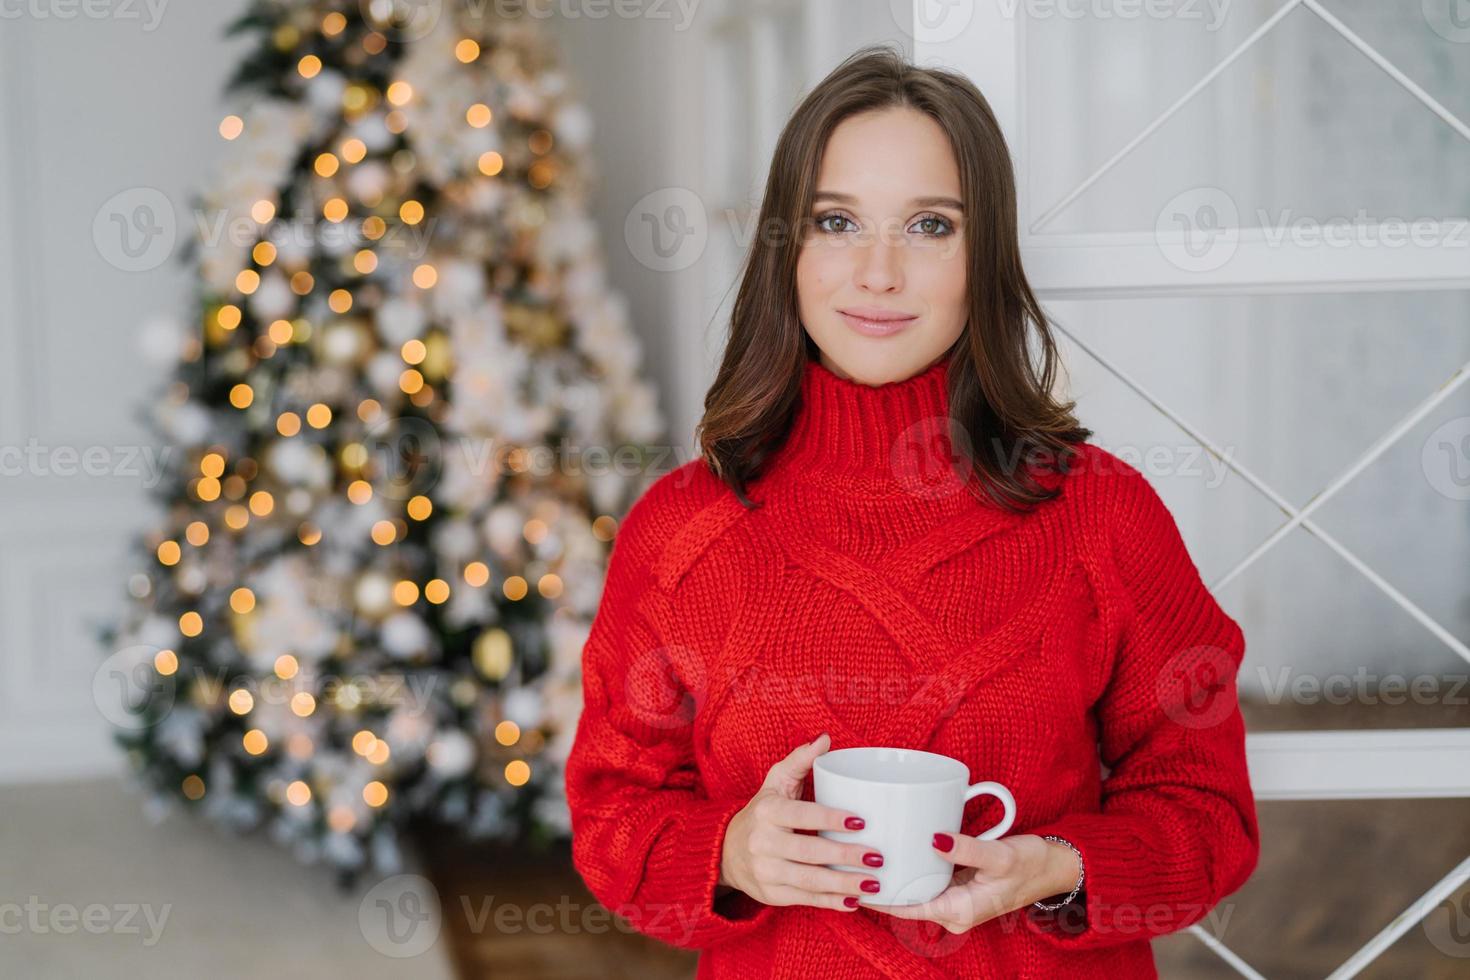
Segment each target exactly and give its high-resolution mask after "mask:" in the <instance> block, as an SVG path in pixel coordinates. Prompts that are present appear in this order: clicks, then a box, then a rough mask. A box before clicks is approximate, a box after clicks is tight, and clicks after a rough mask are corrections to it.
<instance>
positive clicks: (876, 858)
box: [863, 851, 883, 868]
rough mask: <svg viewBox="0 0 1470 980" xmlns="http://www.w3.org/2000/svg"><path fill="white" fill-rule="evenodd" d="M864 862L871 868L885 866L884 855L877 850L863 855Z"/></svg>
mask: <svg viewBox="0 0 1470 980" xmlns="http://www.w3.org/2000/svg"><path fill="white" fill-rule="evenodd" d="M863 863H864V864H866V865H867V866H868V867H870V868H881V867H883V855H881V854H879V853H878V852H877V851H869V852H868V853H866V854H864V855H863Z"/></svg>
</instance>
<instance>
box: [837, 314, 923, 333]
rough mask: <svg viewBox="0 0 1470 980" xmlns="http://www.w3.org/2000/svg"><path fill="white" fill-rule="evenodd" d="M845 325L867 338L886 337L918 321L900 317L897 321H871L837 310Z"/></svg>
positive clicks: (915, 318)
mask: <svg viewBox="0 0 1470 980" xmlns="http://www.w3.org/2000/svg"><path fill="white" fill-rule="evenodd" d="M837 312H839V313H841V314H842V318H843V319H844V320H846V321H847V325H848V326H849V327H852V329H854V330H856V331H857V332H858V333H860V334H863V335H864V336H867V337H888V336H891V335H893V334H896V333H898V332H899V331H900V330H902V329H903V328H904V327H906V326H908V325H909V324H911V323H913V322H914V321H915V320H917V319H918V317H916V316H906V317H900V318H898V319H884V320H872V319H868V318H866V317H861V316H856V315H854V314H852V313H848V312H847V311H845V310H838V311H837Z"/></svg>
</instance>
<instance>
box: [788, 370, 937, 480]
mask: <svg viewBox="0 0 1470 980" xmlns="http://www.w3.org/2000/svg"><path fill="white" fill-rule="evenodd" d="M952 361H953V354H952V353H951V352H946V354H945V355H944V356H943V357H942V358H940V359H939V360H938V361H936V362H935V363H933V364H931V365H930V366H929V367H927V368H925V369H924V370H922V371H920V372H919V373H918V374H915V375H913V376H912V377H909V378H905V379H903V380H900V381H890V382H888V383H886V384H880V385H867V384H863V383H862V382H860V381H853V380H850V379H847V378H843V377H840V376H838V375H837V374H835V373H833V372H832V371H831V370H830V369H829V368H826V367H824V366H823V365H822V364H821V362H820V361H819V360H817V359H816V358H809V359H808V360H807V361H806V363H805V365H804V366H803V369H802V377H801V397H800V403H799V404H798V407H797V410H796V413H795V417H794V419H793V420H792V424H791V428H790V430H789V433H788V435H787V438H786V442H785V443H784V444H783V445H782V447H781V449H780V451H779V452H778V453H777V454H776V458H775V459H774V460H773V461H772V463H773V466H772V467H771V472H772V474H773V475H774V474H775V473H776V472H781V473H785V474H790V475H795V476H798V477H799V478H800V479H801V481H802V482H815V483H831V482H838V483H843V484H847V485H849V486H852V487H853V488H855V489H860V488H867V489H869V490H871V491H873V492H879V493H883V492H887V491H890V490H896V489H907V490H909V491H910V492H913V491H919V492H920V493H921V494H922V493H924V492H925V491H926V490H940V489H945V490H952V489H955V488H958V487H962V486H963V481H962V480H961V478H960V476H959V474H958V473H957V472H956V467H955V466H953V465H948V461H950V460H952V459H954V454H953V453H952V451H951V444H950V434H949V432H950V430H949V423H948V419H949V366H950V364H951V362H952Z"/></svg>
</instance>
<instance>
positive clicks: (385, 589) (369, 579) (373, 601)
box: [353, 572, 393, 616]
mask: <svg viewBox="0 0 1470 980" xmlns="http://www.w3.org/2000/svg"><path fill="white" fill-rule="evenodd" d="M353 600H354V601H355V602H356V603H357V608H358V609H359V610H360V611H362V612H363V613H365V614H366V615H369V616H380V615H382V614H383V613H385V612H387V611H388V609H389V608H390V607H391V606H392V605H393V583H392V582H390V581H388V576H386V575H384V574H382V573H381V572H364V573H363V574H362V576H361V577H360V578H358V580H357V588H356V589H355V590H354V593H353Z"/></svg>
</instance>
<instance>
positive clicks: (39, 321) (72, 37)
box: [0, 2, 242, 779]
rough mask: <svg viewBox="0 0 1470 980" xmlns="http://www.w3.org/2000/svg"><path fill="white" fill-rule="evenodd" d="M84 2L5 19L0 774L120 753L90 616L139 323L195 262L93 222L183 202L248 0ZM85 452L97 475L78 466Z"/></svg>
mask: <svg viewBox="0 0 1470 980" xmlns="http://www.w3.org/2000/svg"><path fill="white" fill-rule="evenodd" d="M88 6H92V5H52V6H50V7H48V6H47V5H11V6H10V7H9V8H7V14H6V19H4V20H0V447H3V448H0V451H3V452H4V453H6V455H5V456H4V457H3V459H0V464H3V471H0V503H3V506H0V779H10V778H16V777H18V776H35V777H61V776H65V775H68V774H70V773H73V772H96V771H102V770H108V769H116V768H118V767H120V764H121V759H122V756H121V754H120V753H119V752H118V751H117V750H116V749H114V748H113V746H112V745H111V744H110V743H109V741H108V738H107V728H106V726H105V724H104V721H103V718H102V717H101V715H100V714H99V713H98V711H97V709H96V707H95V706H94V704H93V702H92V698H91V690H92V676H93V673H94V671H95V670H96V668H97V666H98V665H99V664H100V663H101V660H102V654H101V652H100V647H99V646H98V644H97V642H96V640H95V639H94V631H93V622H94V621H95V620H97V619H98V618H99V617H101V616H103V615H105V614H107V613H109V612H110V611H113V610H117V609H119V608H121V604H122V597H123V589H124V587H125V583H126V579H127V574H128V572H129V571H130V570H131V568H130V565H129V563H128V561H127V560H125V559H126V558H127V551H126V535H127V534H128V533H129V532H130V531H131V530H132V529H134V528H135V527H137V526H138V525H139V522H140V517H141V514H142V511H141V510H140V508H141V506H142V501H143V500H144V497H145V494H144V484H145V482H146V480H147V475H146V472H145V471H144V469H143V468H142V464H140V462H139V459H138V458H137V455H138V453H139V451H140V449H141V448H142V439H143V433H142V430H141V428H140V426H139V425H138V424H137V423H136V420H135V418H134V409H135V406H137V405H138V404H139V403H140V400H141V399H142V398H143V396H144V394H145V392H147V391H148V390H150V388H151V384H152V382H153V381H154V379H155V377H156V375H155V374H154V373H153V370H154V369H152V368H149V367H147V366H145V364H144V363H143V361H142V359H141V357H140V354H139V351H138V345H137V341H136V337H137V328H138V325H139V323H140V321H141V320H142V319H143V318H144V317H145V316H146V315H148V314H149V313H152V312H154V311H160V310H162V311H170V312H178V311H180V310H182V309H183V308H184V305H183V304H184V302H185V301H186V298H187V297H188V295H189V282H190V277H189V274H188V270H187V269H185V268H183V267H182V266H180V265H179V264H178V263H177V261H169V262H165V263H164V264H163V265H161V266H159V267H158V268H155V269H152V270H149V271H140V272H124V271H122V270H120V269H119V268H117V267H115V266H114V265H112V264H109V262H108V261H107V260H106V259H105V258H104V254H103V251H104V250H113V249H115V247H116V241H115V240H114V243H113V244H108V242H107V239H106V238H104V239H103V246H102V247H101V248H100V249H99V246H98V244H97V243H96V242H94V238H93V222H94V218H95V217H96V216H97V214H98V211H99V209H100V208H101V207H102V206H103V205H104V203H105V202H107V201H108V200H109V198H111V197H112V196H113V195H115V194H117V193H119V192H123V191H128V190H129V189H137V188H154V189H156V190H157V191H160V192H162V194H163V195H165V196H166V197H167V199H168V200H169V201H170V202H172V205H173V207H174V209H175V211H176V216H177V217H179V218H181V219H183V220H187V218H186V217H185V216H184V214H183V209H184V208H186V207H187V206H188V195H189V193H190V192H192V191H193V190H194V189H196V188H197V187H199V186H200V183H201V180H202V177H203V174H204V171H205V168H206V166H207V165H208V163H209V161H210V159H211V158H212V157H214V156H215V155H216V154H217V153H219V152H222V151H223V147H224V143H223V141H222V140H221V139H220V138H219V136H218V135H217V132H216V126H217V124H218V121H219V116H220V115H222V112H220V110H219V109H218V104H217V98H218V95H219V92H220V91H221V89H222V87H223V83H224V80H225V77H226V74H227V72H228V71H229V70H230V69H231V68H232V67H233V64H234V61H235V57H234V56H233V55H232V53H231V50H232V49H231V48H230V46H229V45H228V44H226V42H225V41H224V40H223V39H222V36H221V35H222V28H223V27H224V25H225V24H226V22H227V21H228V20H229V19H230V18H231V17H233V16H234V15H235V13H236V11H237V9H239V8H240V7H241V6H242V5H241V4H239V3H236V2H218V3H172V4H168V5H166V6H165V7H164V8H163V10H162V12H161V16H160V17H158V18H157V19H155V18H154V17H153V15H152V14H151V13H150V12H149V10H148V6H147V5H144V4H128V5H122V4H114V5H110V6H111V7H114V8H118V9H117V11H116V12H117V13H121V14H131V15H133V16H132V17H127V16H124V17H119V16H115V15H114V16H108V17H102V18H90V17H87V16H84V15H83V12H82V11H83V8H84V7H88ZM154 7H155V8H156V7H157V4H155V5H154ZM37 9H40V10H41V11H42V15H39V16H38V15H36V14H35V13H33V12H32V11H34V10H37ZM17 14H19V16H16V15H17ZM67 14H71V15H72V16H69V17H64V16H63V15H67ZM125 210H126V211H127V213H128V214H131V209H130V208H129V209H125ZM104 227H107V223H106V222H105V221H104ZM113 254H115V252H114V253H113ZM33 445H34V446H35V447H39V449H38V451H36V452H34V454H33V452H32V450H31V449H30V448H29V447H31V446H33ZM153 448H154V449H155V450H156V448H157V447H153ZM69 454H75V455H74V456H69ZM89 454H92V455H89ZM94 458H95V459H96V460H97V461H98V468H97V469H98V471H99V472H100V473H101V474H102V475H92V476H89V475H84V474H83V473H82V471H81V469H80V464H79V462H78V460H85V459H94ZM69 459H70V462H69ZM68 466H70V467H72V468H73V469H72V472H73V474H74V475H65V472H66V467H68Z"/></svg>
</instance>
